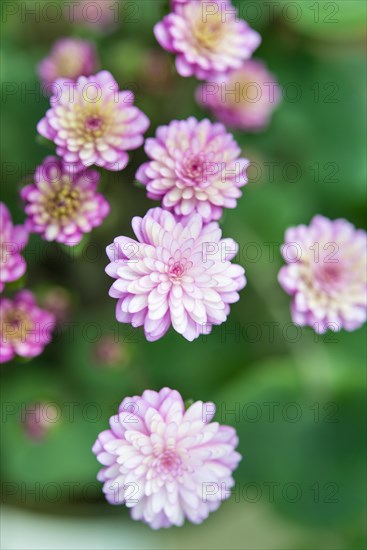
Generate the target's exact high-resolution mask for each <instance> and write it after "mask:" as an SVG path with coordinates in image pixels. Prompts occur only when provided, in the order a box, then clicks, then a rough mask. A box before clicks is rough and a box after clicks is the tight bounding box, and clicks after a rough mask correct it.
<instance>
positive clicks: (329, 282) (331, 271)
mask: <svg viewBox="0 0 367 550" xmlns="http://www.w3.org/2000/svg"><path fill="white" fill-rule="evenodd" d="M342 279H343V273H342V270H341V266H340V265H338V264H332V263H329V264H324V265H321V266H320V268H319V269H318V270H317V272H316V280H317V281H318V282H319V284H320V285H321V286H322V287H324V288H329V289H331V288H334V289H336V288H337V287H338V286H339V284H340V283H342Z"/></svg>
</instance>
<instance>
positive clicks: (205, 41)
mask: <svg viewBox="0 0 367 550" xmlns="http://www.w3.org/2000/svg"><path fill="white" fill-rule="evenodd" d="M193 31H194V37H195V39H196V42H197V44H198V45H199V46H200V47H201V48H204V49H206V50H214V49H215V48H216V47H217V46H218V44H219V42H220V40H221V38H222V35H223V23H222V20H221V15H220V14H213V15H211V16H210V17H207V20H206V21H205V22H204V21H203V18H202V14H201V17H200V18H199V19H198V20H197V21H196V24H195V25H194V29H193Z"/></svg>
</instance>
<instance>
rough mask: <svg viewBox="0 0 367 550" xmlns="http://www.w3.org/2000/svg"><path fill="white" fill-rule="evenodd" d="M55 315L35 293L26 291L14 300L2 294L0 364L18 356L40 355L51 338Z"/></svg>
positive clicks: (0, 307) (17, 295)
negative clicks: (39, 303) (41, 305)
mask: <svg viewBox="0 0 367 550" xmlns="http://www.w3.org/2000/svg"><path fill="white" fill-rule="evenodd" d="M54 326H55V317H54V316H53V315H52V314H51V313H50V312H48V311H46V310H44V309H40V308H39V307H37V305H36V300H35V298H34V296H33V294H32V293H31V292H29V291H28V290H22V291H21V292H18V294H16V295H15V297H14V299H13V300H11V299H9V298H4V297H3V296H1V297H0V336H1V342H0V344H1V345H0V363H5V362H7V361H11V360H12V359H13V358H14V357H15V356H16V355H19V356H21V357H36V356H37V355H40V353H42V352H43V349H44V347H45V346H46V345H47V344H48V343H49V342H50V341H51V333H52V330H53V329H54Z"/></svg>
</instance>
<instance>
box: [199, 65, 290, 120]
mask: <svg viewBox="0 0 367 550" xmlns="http://www.w3.org/2000/svg"><path fill="white" fill-rule="evenodd" d="M196 97H197V101H198V103H199V104H200V105H202V106H203V107H205V108H207V109H209V110H210V111H211V112H212V113H213V114H214V116H215V117H216V118H218V119H219V120H220V121H221V122H223V123H224V124H226V125H228V126H231V127H232V128H239V129H240V130H250V131H257V130H261V129H263V128H264V127H266V126H267V125H268V123H269V119H270V115H271V114H272V112H273V110H274V109H275V107H276V106H277V105H278V103H279V101H280V97H281V93H280V89H279V86H278V84H277V82H276V80H275V77H274V76H273V75H272V74H270V73H269V72H268V70H267V68H266V67H265V65H264V64H263V63H262V62H261V61H258V60H255V59H250V60H249V61H246V63H245V64H244V65H243V67H241V68H240V69H238V70H237V71H234V72H233V73H231V74H230V75H228V76H227V77H226V78H224V79H223V78H217V79H215V80H214V81H212V82H206V83H205V84H203V85H201V86H199V88H198V89H197V93H196Z"/></svg>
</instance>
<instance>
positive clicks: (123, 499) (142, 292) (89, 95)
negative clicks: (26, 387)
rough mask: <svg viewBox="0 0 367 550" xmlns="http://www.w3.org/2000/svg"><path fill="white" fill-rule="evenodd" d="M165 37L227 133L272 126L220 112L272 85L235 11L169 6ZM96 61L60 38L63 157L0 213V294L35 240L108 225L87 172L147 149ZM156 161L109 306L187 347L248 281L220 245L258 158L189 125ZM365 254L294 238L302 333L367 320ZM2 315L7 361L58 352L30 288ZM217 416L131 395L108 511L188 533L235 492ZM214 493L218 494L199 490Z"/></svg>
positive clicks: (318, 227)
mask: <svg viewBox="0 0 367 550" xmlns="http://www.w3.org/2000/svg"><path fill="white" fill-rule="evenodd" d="M155 35H156V37H157V40H158V41H159V43H160V44H161V45H162V46H163V47H164V48H165V49H166V50H168V51H169V52H172V53H174V54H175V55H176V67H177V71H178V72H179V74H181V75H182V76H185V77H188V76H196V77H197V78H198V79H202V80H205V81H206V83H205V84H204V85H203V86H201V87H200V89H199V92H198V97H200V96H201V97H203V94H206V95H207V97H210V101H208V106H209V107H210V109H211V110H212V111H213V113H214V114H215V115H216V116H217V117H218V118H219V119H220V120H221V121H222V122H224V123H226V124H229V125H232V126H238V127H240V128H246V129H255V128H260V127H262V126H263V125H264V124H265V123H266V121H267V119H268V117H269V114H270V109H269V105H270V102H269V101H258V102H254V105H255V106H256V108H252V109H250V108H249V107H248V103H249V102H248V101H243V100H242V99H240V100H239V101H237V98H236V100H235V101H231V102H228V100H227V99H226V100H225V101H223V97H222V94H223V90H222V88H223V86H222V84H224V85H225V87H227V90H228V89H230V87H231V86H232V87H233V85H235V84H237V82H240V83H242V84H243V83H244V82H250V81H251V79H253V80H255V81H258V80H259V79H260V81H262V83H263V88H264V87H265V84H266V81H267V82H268V83H269V82H272V83H273V84H274V86H275V88H276V85H275V80H274V78H273V77H271V75H269V74H268V73H267V71H266V69H265V68H264V66H263V65H262V64H261V63H260V62H257V61H252V60H250V59H249V58H250V57H251V55H252V53H253V51H254V50H255V49H256V47H257V46H258V45H259V43H260V36H259V35H258V34H257V33H256V32H255V31H253V30H252V29H250V28H249V27H248V25H247V24H246V23H245V22H244V21H241V20H239V19H238V17H237V14H236V12H235V10H234V8H233V6H232V5H231V4H230V1H229V0H220V1H219V0H213V1H211V2H206V1H205V0H173V2H172V12H171V13H170V14H169V15H167V16H166V17H165V18H164V19H163V21H161V22H160V23H158V24H157V25H156V27H155ZM75 48H77V50H75ZM75 51H77V54H76V53H75ZM96 63H97V57H96V53H95V50H94V48H93V47H91V46H90V45H89V44H86V43H85V42H83V41H76V40H73V39H64V40H63V41H62V42H59V43H58V44H56V45H55V47H54V48H53V50H52V52H51V54H50V56H49V58H47V59H46V60H44V61H43V62H42V63H41V65H40V67H39V73H40V76H41V78H42V80H43V82H44V83H45V84H47V86H49V87H50V89H51V98H50V109H49V110H48V111H47V113H46V116H45V117H44V118H43V119H42V120H41V121H40V122H39V124H38V132H39V134H40V135H41V136H43V137H44V138H46V139H48V140H50V141H51V142H53V143H54V144H55V145H56V153H57V155H58V156H57V157H47V158H46V159H45V161H44V162H43V164H42V165H41V166H40V167H38V168H37V170H36V173H35V177H34V182H33V183H32V184H31V185H28V186H26V187H25V188H23V189H22V191H21V197H22V199H23V200H24V202H25V212H26V214H27V220H26V223H25V226H24V227H19V226H16V227H14V226H13V225H12V222H11V219H10V215H9V213H8V211H7V209H6V207H5V206H2V209H1V211H0V216H1V233H2V241H3V242H4V243H5V246H3V247H2V258H1V261H2V266H1V267H2V274H1V279H0V280H1V283H2V284H3V283H6V282H11V281H14V280H16V279H17V278H19V277H21V276H22V275H23V274H24V272H25V262H24V260H23V258H22V256H21V251H22V249H23V247H24V246H25V244H26V241H27V238H28V232H29V231H32V232H35V233H39V234H40V235H41V236H42V238H44V239H45V240H47V241H54V240H55V241H58V242H61V243H64V244H67V245H69V246H72V245H75V244H77V243H78V242H80V240H81V238H82V236H83V234H84V233H87V232H89V231H91V229H92V228H93V227H97V226H99V225H100V224H101V223H102V221H103V219H104V218H105V217H106V216H107V215H108V213H109V205H108V203H107V201H106V199H105V198H104V197H103V196H102V195H101V194H99V193H98V192H97V186H98V182H99V173H98V172H97V171H96V170H94V169H93V168H92V166H97V167H100V168H104V169H107V170H114V171H115V170H122V169H124V168H125V167H126V165H127V163H128V161H129V156H128V152H129V151H130V150H133V149H136V148H138V147H140V146H141V145H142V144H143V143H144V133H145V132H146V131H147V129H148V127H149V120H148V118H147V117H146V115H145V114H144V113H143V112H142V111H141V110H139V109H138V108H137V107H136V106H135V105H134V96H133V94H132V92H130V91H126V90H125V91H119V89H118V85H117V83H116V81H115V79H114V78H113V76H112V75H111V74H110V73H109V72H107V71H101V72H98V73H97V74H94V72H95V70H96ZM249 75H250V76H249ZM225 89H226V88H225ZM240 89H242V88H241V86H240ZM276 89H277V88H276ZM273 92H274V87H273ZM273 98H275V100H274V101H273V105H272V106H271V107H273V106H274V103H275V102H276V101H278V99H279V93H278V92H277V91H275V92H274V94H273ZM145 151H146V154H147V156H148V158H149V160H148V161H147V162H146V163H144V164H143V165H142V166H140V167H139V169H138V171H137V174H136V178H137V180H138V181H139V182H141V183H142V184H143V185H144V186H146V188H147V193H148V196H149V197H150V198H151V199H153V200H160V201H161V207H156V208H152V209H150V210H149V211H148V212H147V213H146V215H145V216H144V217H142V218H140V217H134V218H133V220H132V227H133V230H134V233H135V236H136V239H132V238H129V237H126V236H120V237H117V238H116V239H115V240H114V242H113V243H112V244H111V245H110V246H108V247H107V254H108V257H109V259H110V263H109V265H108V266H107V268H106V271H107V274H108V275H109V276H110V277H112V278H113V279H114V283H113V284H112V287H111V290H110V295H111V296H112V297H113V298H115V299H117V305H116V317H117V320H118V321H119V322H123V323H131V324H132V325H133V326H134V327H139V326H143V327H144V331H145V335H146V338H147V339H148V340H149V341H155V340H158V339H159V338H161V337H162V336H163V335H164V334H165V333H166V332H167V330H168V329H169V327H170V326H171V325H172V326H173V328H174V329H175V330H176V331H177V332H178V333H179V334H182V335H183V336H184V337H185V338H186V339H187V340H189V341H192V340H194V339H195V338H197V337H198V336H199V335H200V334H202V333H204V332H205V333H208V332H210V331H211V329H212V327H213V325H219V324H221V323H223V322H224V321H226V319H227V316H228V314H229V310H230V304H232V303H234V302H236V301H237V300H238V299H239V291H240V290H242V289H243V288H244V287H245V284H246V279H245V274H244V269H243V268H242V267H241V266H239V265H237V264H234V263H232V260H233V258H234V257H235V256H236V254H237V252H238V245H237V243H235V242H234V241H233V240H232V239H223V238H222V232H221V229H220V226H219V224H218V220H219V219H220V218H221V216H222V213H223V209H224V208H235V207H236V205H237V199H238V198H239V197H240V196H241V190H240V189H241V187H243V186H244V185H245V184H246V183H247V175H246V170H247V167H248V166H249V161H248V160H247V159H246V158H243V157H242V156H241V150H240V148H239V146H238V145H237V143H236V142H235V140H234V138H233V136H232V135H231V134H229V133H228V132H227V130H226V128H225V126H224V125H223V124H222V123H221V122H219V123H213V122H211V121H210V120H207V119H205V120H202V121H198V120H196V119H195V118H193V117H190V118H188V119H187V120H182V121H172V122H171V123H170V124H168V125H167V126H161V127H159V128H158V129H157V130H156V134H155V137H153V138H149V139H147V140H146V141H145ZM315 242H316V243H318V245H319V254H318V255H315V254H314V247H313V243H315ZM330 242H333V243H336V244H337V251H336V256H335V257H333V260H335V259H336V262H335V261H333V262H328V261H327V259H328V258H329V256H328V254H329V252H330V251H329V249H328V244H329V243H330ZM7 243H13V244H14V243H15V244H17V246H16V247H9V246H7ZM292 243H296V244H297V246H298V247H299V249H300V250H301V254H300V255H297V257H296V258H295V259H294V258H289V255H288V253H285V250H286V251H289V246H287V245H289V244H292ZM365 245H366V234H365V232H362V231H358V230H356V229H355V228H354V227H353V226H352V225H351V224H349V223H348V222H347V221H345V220H336V221H334V222H333V221H330V220H328V219H326V218H323V217H321V216H316V217H315V218H314V219H313V220H312V222H311V225H310V226H309V227H306V226H299V227H296V228H291V229H289V230H288V232H287V234H286V243H285V245H284V247H283V252H284V258H285V260H286V262H287V263H288V265H287V266H285V267H283V269H282V270H281V272H280V276H279V280H280V283H281V285H282V286H283V287H284V289H285V290H286V291H287V292H288V293H289V294H291V295H292V297H293V301H292V316H293V319H294V321H295V322H296V323H299V324H301V325H306V324H310V325H313V326H314V323H315V321H317V322H319V324H318V326H319V329H318V330H319V331H320V332H321V331H323V330H324V328H323V327H325V326H327V325H325V324H323V322H326V323H330V322H336V323H337V326H338V327H339V328H341V327H342V326H344V327H345V328H346V329H347V330H354V329H355V328H357V327H358V326H360V325H361V324H362V323H363V322H364V320H365V318H366V301H365V300H366V295H365V291H366V273H365V269H364V265H365V260H366V250H365ZM0 315H1V326H2V327H7V334H6V336H7V341H6V343H5V345H4V344H3V335H2V352H1V358H2V360H9V359H11V358H12V357H13V356H14V354H18V355H25V356H31V355H33V356H34V355H36V354H38V353H40V352H41V351H42V349H43V347H44V345H45V344H46V343H47V342H48V341H49V340H50V330H44V329H45V328H49V326H50V325H51V324H52V322H53V319H52V318H51V316H50V315H49V314H48V313H47V312H45V311H42V310H40V309H39V308H37V306H36V304H35V301H34V298H33V296H32V294H30V293H29V292H28V291H23V292H21V293H19V294H18V295H16V297H15V298H14V300H13V301H11V300H8V299H3V300H2V302H1V309H0ZM35 326H38V327H42V330H41V332H40V331H39V330H38V335H37V336H38V338H37V342H31V343H30V341H29V339H28V336H26V337H24V334H26V335H28V334H34V332H35V331H34V330H33V329H34V327H35ZM2 330H3V329H2ZM36 332H37V331H36ZM214 411H215V407H214V405H213V404H211V403H209V404H208V403H206V404H204V403H202V402H197V403H195V404H193V405H192V406H191V407H189V408H188V409H187V410H186V411H185V407H184V403H183V400H182V398H181V396H180V395H179V394H178V392H176V391H173V390H170V389H168V388H164V389H162V390H161V391H160V392H158V393H157V392H154V391H145V392H144V393H143V395H142V396H141V397H138V396H135V397H132V398H126V399H124V401H123V402H122V404H121V406H120V408H119V411H118V414H117V415H116V416H114V417H112V418H111V423H110V429H109V430H107V431H104V432H102V433H101V434H100V435H99V437H98V440H97V442H96V444H95V446H94V448H93V450H94V452H95V454H96V455H97V458H98V460H99V461H100V462H101V463H102V464H103V466H104V468H103V469H102V470H101V472H100V474H99V479H100V480H101V481H103V482H104V492H105V494H106V497H107V499H108V501H109V502H111V503H112V504H121V503H125V504H126V505H127V506H128V507H130V508H132V517H133V518H134V519H141V520H143V521H145V522H147V523H148V524H149V525H151V527H153V528H161V527H168V526H170V525H182V523H183V521H184V519H185V518H188V519H189V520H190V521H192V522H195V523H201V522H202V521H203V520H204V519H205V518H206V517H207V516H208V514H209V512H210V511H213V510H215V509H217V508H218V506H219V504H220V502H221V500H223V499H224V498H226V497H227V496H228V491H225V492H223V491H222V490H220V488H221V487H223V485H224V486H225V487H226V489H230V488H231V487H232V486H233V479H232V472H233V470H234V469H235V468H236V467H237V465H238V463H239V460H240V455H239V454H238V453H237V452H236V451H235V450H234V449H235V448H236V446H237V436H236V434H235V431H234V430H233V428H230V427H228V426H220V425H219V424H218V423H216V422H211V419H212V417H213V415H214ZM208 485H209V486H210V488H211V490H209V491H206V493H205V494H204V492H203V491H204V490H205V488H207V487H208ZM213 487H214V488H217V490H215V491H213V490H212V489H213Z"/></svg>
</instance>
